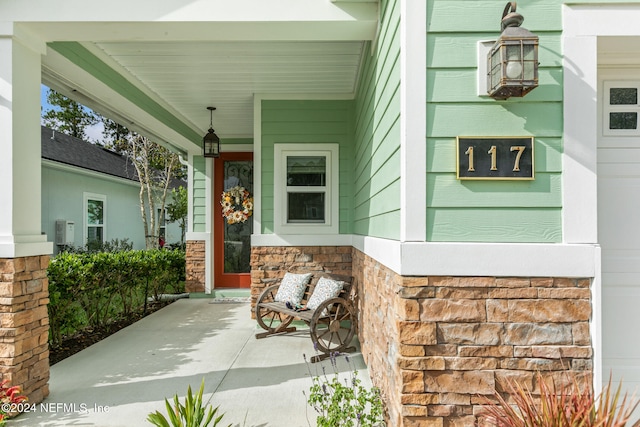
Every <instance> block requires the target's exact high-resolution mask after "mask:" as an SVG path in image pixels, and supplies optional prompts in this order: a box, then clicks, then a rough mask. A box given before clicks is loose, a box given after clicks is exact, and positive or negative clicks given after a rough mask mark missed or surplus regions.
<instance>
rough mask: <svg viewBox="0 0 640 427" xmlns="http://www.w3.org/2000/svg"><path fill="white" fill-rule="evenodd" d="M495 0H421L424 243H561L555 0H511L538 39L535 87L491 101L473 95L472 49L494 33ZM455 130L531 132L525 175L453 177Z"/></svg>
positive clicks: (499, 5) (472, 133)
mask: <svg viewBox="0 0 640 427" xmlns="http://www.w3.org/2000/svg"><path fill="white" fill-rule="evenodd" d="M505 4H506V2H498V1H489V0H480V1H473V2H469V1H464V0H427V28H428V31H427V129H426V133H427V159H426V162H427V164H426V165H427V176H426V180H427V200H426V201H425V203H426V207H427V236H426V238H427V240H429V241H462V242H533V243H537V242H560V241H562V187H561V183H562V151H563V143H562V133H563V105H562V94H563V91H562V79H563V76H562V50H561V35H562V33H561V29H562V13H561V7H562V2H560V1H558V0H537V1H536V0H534V1H530V2H527V3H526V4H524V3H519V4H518V9H517V11H518V12H519V13H521V14H522V15H523V16H524V17H525V21H524V23H523V27H526V28H528V29H529V30H531V31H533V32H534V33H536V34H537V35H538V36H539V38H540V50H539V62H540V72H539V86H538V87H537V88H536V89H535V90H533V91H532V92H531V93H530V94H528V95H527V96H525V97H523V98H511V99H509V100H507V101H495V100H493V99H491V98H489V97H487V96H478V94H477V84H478V78H479V77H478V75H477V67H478V62H479V61H484V60H485V58H478V51H477V50H478V41H482V40H495V39H496V38H497V37H498V36H499V34H500V19H501V17H502V11H503V9H504V7H505ZM480 78H484V77H483V76H481V77H480ZM457 136H533V137H534V138H535V158H534V163H535V180H533V181H492V180H487V181H468V180H457V179H456V137H457Z"/></svg>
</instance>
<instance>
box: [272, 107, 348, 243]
mask: <svg viewBox="0 0 640 427" xmlns="http://www.w3.org/2000/svg"><path fill="white" fill-rule="evenodd" d="M352 122H353V101H350V100H272V101H270V100H263V101H262V123H261V127H262V154H261V167H262V186H261V189H262V198H261V202H262V210H261V214H262V233H264V234H270V233H273V232H274V213H273V203H274V180H273V174H274V144H278V143H296V144H313V143H337V144H339V159H338V161H339V168H340V169H339V190H338V191H339V207H338V209H339V217H340V225H339V232H340V233H343V234H348V233H351V232H352V216H351V212H352V210H353V207H352V206H353V202H352V201H353V196H352V180H353V178H352V173H353V172H352V171H353V144H352V135H353V125H352Z"/></svg>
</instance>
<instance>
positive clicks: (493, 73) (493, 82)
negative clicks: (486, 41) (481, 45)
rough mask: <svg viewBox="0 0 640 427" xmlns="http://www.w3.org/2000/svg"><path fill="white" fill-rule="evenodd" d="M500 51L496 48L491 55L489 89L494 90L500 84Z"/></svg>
mask: <svg viewBox="0 0 640 427" xmlns="http://www.w3.org/2000/svg"><path fill="white" fill-rule="evenodd" d="M501 52H502V49H501V48H498V49H496V50H494V51H493V54H492V55H491V70H490V85H489V87H490V88H491V89H494V88H496V87H497V86H498V85H499V84H500V79H501V77H502V70H501V68H502V63H501V61H500V56H501Z"/></svg>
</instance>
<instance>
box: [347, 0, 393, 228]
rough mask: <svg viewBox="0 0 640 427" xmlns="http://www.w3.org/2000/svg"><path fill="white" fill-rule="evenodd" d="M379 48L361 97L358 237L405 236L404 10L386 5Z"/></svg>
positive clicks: (370, 51) (356, 163) (368, 61)
mask: <svg viewBox="0 0 640 427" xmlns="http://www.w3.org/2000/svg"><path fill="white" fill-rule="evenodd" d="M380 9H381V23H380V31H379V35H378V40H377V43H376V44H375V48H372V47H371V45H369V46H368V48H367V52H365V62H364V63H363V67H362V70H361V75H360V79H359V87H358V90H357V96H356V107H355V109H356V111H355V153H354V154H355V158H354V159H353V167H354V169H355V172H354V191H353V194H354V211H353V212H354V219H353V224H354V227H353V232H354V233H355V234H361V235H367V236H376V237H382V238H388V239H398V238H399V236H400V221H399V218H400V92H399V90H400V79H401V76H400V62H399V58H400V37H399V25H400V8H399V1H397V0H388V1H385V0H383V1H381V2H380Z"/></svg>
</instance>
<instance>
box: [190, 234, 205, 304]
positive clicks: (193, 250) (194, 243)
mask: <svg viewBox="0 0 640 427" xmlns="http://www.w3.org/2000/svg"><path fill="white" fill-rule="evenodd" d="M205 256H206V251H205V242H204V240H187V249H186V258H187V259H186V263H187V266H186V269H187V271H186V281H185V290H186V291H187V292H204V291H205V274H206V269H205Z"/></svg>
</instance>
